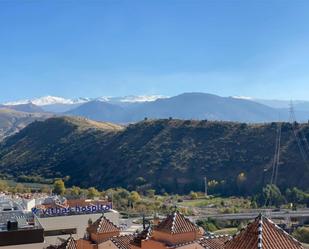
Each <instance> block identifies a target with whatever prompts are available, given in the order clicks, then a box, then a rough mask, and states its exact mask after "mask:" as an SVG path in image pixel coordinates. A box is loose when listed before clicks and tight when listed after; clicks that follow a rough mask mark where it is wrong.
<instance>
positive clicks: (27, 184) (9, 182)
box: [6, 180, 52, 190]
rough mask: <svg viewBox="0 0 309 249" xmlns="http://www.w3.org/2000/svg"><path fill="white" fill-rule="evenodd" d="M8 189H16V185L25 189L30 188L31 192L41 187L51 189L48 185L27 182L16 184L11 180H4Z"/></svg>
mask: <svg viewBox="0 0 309 249" xmlns="http://www.w3.org/2000/svg"><path fill="white" fill-rule="evenodd" d="M6 182H7V184H8V186H9V187H16V185H17V184H22V185H23V186H24V187H26V188H31V189H33V190H40V189H42V188H43V187H49V188H52V185H48V184H41V183H28V182H22V183H21V182H16V181H13V180H6Z"/></svg>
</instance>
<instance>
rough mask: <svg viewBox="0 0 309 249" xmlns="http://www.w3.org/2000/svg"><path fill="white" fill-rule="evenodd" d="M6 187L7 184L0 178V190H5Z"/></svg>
mask: <svg viewBox="0 0 309 249" xmlns="http://www.w3.org/2000/svg"><path fill="white" fill-rule="evenodd" d="M7 188H8V184H7V182H6V181H3V180H0V191H6V190H7Z"/></svg>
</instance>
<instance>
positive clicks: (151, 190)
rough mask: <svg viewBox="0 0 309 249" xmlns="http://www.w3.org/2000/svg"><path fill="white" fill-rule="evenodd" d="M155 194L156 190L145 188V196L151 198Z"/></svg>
mask: <svg viewBox="0 0 309 249" xmlns="http://www.w3.org/2000/svg"><path fill="white" fill-rule="evenodd" d="M155 194H156V190H155V189H148V190H147V196H148V197H149V198H153V197H154V196H155Z"/></svg>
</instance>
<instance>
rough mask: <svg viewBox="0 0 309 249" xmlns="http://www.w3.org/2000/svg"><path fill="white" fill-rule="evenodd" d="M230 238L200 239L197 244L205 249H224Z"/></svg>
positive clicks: (211, 237)
mask: <svg viewBox="0 0 309 249" xmlns="http://www.w3.org/2000/svg"><path fill="white" fill-rule="evenodd" d="M230 238H231V236H229V235H217V236H207V237H203V238H201V239H200V240H199V241H198V243H199V244H200V245H201V246H202V247H204V248H206V249H224V245H225V243H226V242H227V241H228V240H229V239H230Z"/></svg>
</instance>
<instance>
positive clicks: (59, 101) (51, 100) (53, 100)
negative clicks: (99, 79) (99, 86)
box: [4, 96, 90, 106]
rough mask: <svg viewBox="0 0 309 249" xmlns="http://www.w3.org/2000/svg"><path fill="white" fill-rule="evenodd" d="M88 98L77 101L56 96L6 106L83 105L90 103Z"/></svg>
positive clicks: (19, 101)
mask: <svg viewBox="0 0 309 249" xmlns="http://www.w3.org/2000/svg"><path fill="white" fill-rule="evenodd" d="M89 100H90V99H88V98H77V99H65V98H62V97H55V96H44V97H41V98H35V99H31V100H29V99H26V100H17V101H13V102H7V103H4V105H25V104H30V103H31V104H34V105H37V106H46V105H54V104H65V105H71V104H81V103H85V102H87V101H89Z"/></svg>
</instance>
